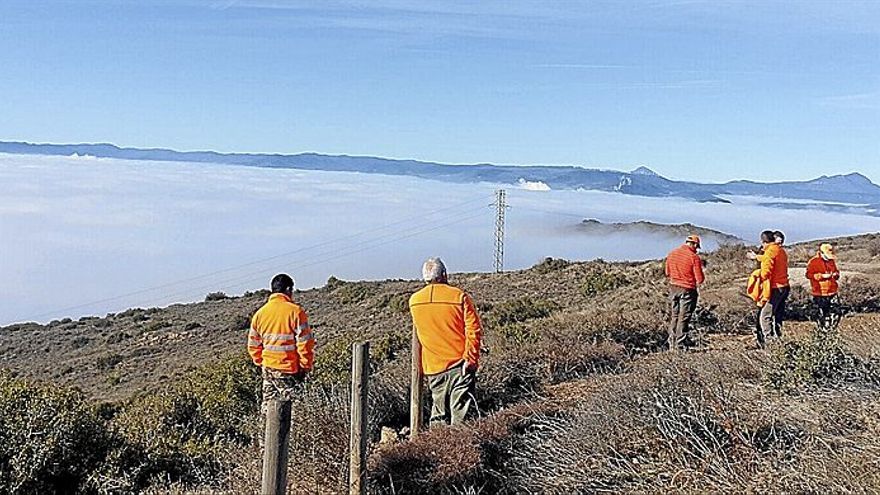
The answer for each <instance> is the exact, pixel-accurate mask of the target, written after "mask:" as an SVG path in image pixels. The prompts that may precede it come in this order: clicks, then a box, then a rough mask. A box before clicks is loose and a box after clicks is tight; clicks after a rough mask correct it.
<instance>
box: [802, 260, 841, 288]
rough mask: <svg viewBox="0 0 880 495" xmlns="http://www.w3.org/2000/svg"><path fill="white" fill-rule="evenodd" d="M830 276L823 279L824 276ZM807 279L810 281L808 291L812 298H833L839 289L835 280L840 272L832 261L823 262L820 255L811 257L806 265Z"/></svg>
mask: <svg viewBox="0 0 880 495" xmlns="http://www.w3.org/2000/svg"><path fill="white" fill-rule="evenodd" d="M826 273H827V274H828V275H831V277H830V278H825V277H824V276H823V275H825V274H826ZM807 278H808V279H809V280H810V289H811V290H812V292H813V295H814V296H833V295H835V294H837V291H838V290H839V287H838V285H837V280H838V279H839V278H840V271H838V270H837V263H835V262H834V260H825V259H823V258H822V256H820V255H818V254H817V255H816V256H813V257H812V258H811V259H810V262H809V263H808V264H807Z"/></svg>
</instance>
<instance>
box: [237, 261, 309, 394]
mask: <svg viewBox="0 0 880 495" xmlns="http://www.w3.org/2000/svg"><path fill="white" fill-rule="evenodd" d="M271 284H272V285H271V287H272V294H271V295H269V300H268V301H267V302H266V304H264V305H263V306H262V307H261V308H260V309H259V310H257V312H256V313H254V316H253V318H251V327H250V330H249V331H248V345H247V349H248V354H250V356H251V359H252V360H253V362H254V364H256V365H257V366H260V367H261V368H262V369H263V402H264V403H265V402H267V401H270V400H277V401H290V400H292V398H293V394H295V393H296V392H297V391H298V390H299V385H300V383H301V382H302V380H303V378H304V377H305V375H306V373H308V372H309V371H311V369H312V364H313V363H314V355H315V334H314V333H313V332H312V328H311V327H310V326H309V317H308V315H306V312H305V311H304V310H303V309H302V308H301V307H300V306H299V305H297V304H296V303H294V302H293V279H292V278H290V276H289V275H287V274H284V273H281V274H278V275H275V277H274V278H272V282H271Z"/></svg>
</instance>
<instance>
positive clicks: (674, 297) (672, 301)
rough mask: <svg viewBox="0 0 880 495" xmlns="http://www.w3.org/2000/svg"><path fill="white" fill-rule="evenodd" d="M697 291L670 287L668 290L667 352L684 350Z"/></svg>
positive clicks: (694, 308) (695, 307) (697, 295)
mask: <svg viewBox="0 0 880 495" xmlns="http://www.w3.org/2000/svg"><path fill="white" fill-rule="evenodd" d="M697 299H699V294H698V293H697V289H685V288H682V287H676V286H672V288H670V290H669V340H668V341H667V345H668V346H669V350H670V351H673V350H676V349H681V348H684V347H685V346H686V345H687V344H688V343H689V342H688V337H689V336H690V335H689V331H690V323H691V317H692V316H693V315H694V311H695V310H696V309H697Z"/></svg>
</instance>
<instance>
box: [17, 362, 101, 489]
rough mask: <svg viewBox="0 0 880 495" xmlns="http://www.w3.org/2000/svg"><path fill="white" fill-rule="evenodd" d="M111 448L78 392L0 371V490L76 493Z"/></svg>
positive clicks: (93, 413) (90, 409)
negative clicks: (36, 382)
mask: <svg viewBox="0 0 880 495" xmlns="http://www.w3.org/2000/svg"><path fill="white" fill-rule="evenodd" d="M111 444H112V441H111V438H110V435H109V434H108V431H107V428H106V425H105V423H104V421H103V420H102V419H101V418H100V417H98V416H97V414H96V413H95V411H94V410H93V409H92V408H91V407H89V406H88V404H87V403H86V399H85V397H84V395H83V394H82V393H80V392H78V391H75V390H70V389H65V388H62V387H56V386H53V385H38V384H30V383H26V382H24V381H21V380H16V379H14V378H11V377H10V376H9V375H8V374H2V373H0V490H3V491H8V492H9V493H71V492H74V491H78V490H80V489H82V487H83V486H84V485H85V483H86V481H87V480H88V478H89V476H90V473H91V472H92V471H93V470H94V468H95V466H96V465H98V464H100V463H102V462H103V460H104V457H105V456H106V454H107V451H108V448H109V447H110V446H111Z"/></svg>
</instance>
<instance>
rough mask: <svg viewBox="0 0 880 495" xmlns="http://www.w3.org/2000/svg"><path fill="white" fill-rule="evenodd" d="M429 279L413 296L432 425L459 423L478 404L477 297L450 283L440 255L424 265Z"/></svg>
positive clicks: (423, 271)
mask: <svg viewBox="0 0 880 495" xmlns="http://www.w3.org/2000/svg"><path fill="white" fill-rule="evenodd" d="M422 278H423V280H424V281H425V283H426V284H427V285H426V286H425V287H424V288H423V289H421V290H419V291H418V292H416V293H415V294H413V295H412V297H410V299H409V308H410V312H411V313H412V318H413V324H414V325H415V327H416V335H418V338H419V342H420V343H421V344H422V371H423V372H424V374H425V375H426V376H427V379H428V387H429V388H430V389H431V399H432V405H431V425H432V426H433V425H437V424H458V423H461V422H462V421H464V419H465V418H466V417H467V415H468V411H470V410H471V408H472V407H475V406H476V404H475V403H474V402H475V400H474V388H475V386H476V372H477V368H478V367H479V360H480V339H481V334H482V330H481V326H480V317H479V316H478V315H477V311H476V309H474V302H473V301H472V300H471V298H470V297H469V296H468V295H467V294H465V293H464V291H462V290H461V289H458V288H456V287H452V286H450V285H449V283H448V278H447V274H446V266H445V265H444V264H443V261H442V260H440V258H429V259H428V260H427V261H425V264H424V265H423V266H422Z"/></svg>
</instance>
